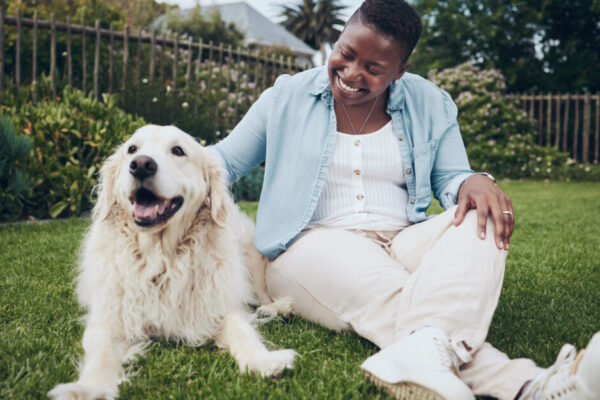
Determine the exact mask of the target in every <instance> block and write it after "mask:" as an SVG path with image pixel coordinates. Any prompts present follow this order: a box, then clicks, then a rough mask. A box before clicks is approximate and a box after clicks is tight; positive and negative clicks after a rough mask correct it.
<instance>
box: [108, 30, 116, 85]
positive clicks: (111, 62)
mask: <svg viewBox="0 0 600 400" xmlns="http://www.w3.org/2000/svg"><path fill="white" fill-rule="evenodd" d="M108 37H109V39H108V93H112V92H113V71H114V69H115V64H114V58H113V51H114V48H115V32H114V30H113V23H112V22H111V23H110V25H109V26H108Z"/></svg>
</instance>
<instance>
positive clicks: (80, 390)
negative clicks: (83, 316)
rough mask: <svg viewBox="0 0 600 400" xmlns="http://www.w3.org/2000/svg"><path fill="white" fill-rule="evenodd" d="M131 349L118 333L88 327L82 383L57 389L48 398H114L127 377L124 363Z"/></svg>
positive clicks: (69, 384) (84, 335)
mask: <svg viewBox="0 0 600 400" xmlns="http://www.w3.org/2000/svg"><path fill="white" fill-rule="evenodd" d="M127 349H128V346H126V343H125V342H124V341H123V340H121V339H119V338H118V337H117V336H116V335H115V333H114V331H112V330H111V329H108V328H106V327H103V326H100V325H88V326H87V327H86V328H85V332H84V333H83V350H84V356H83V362H82V363H81V366H80V371H79V380H78V381H77V382H72V383H66V384H61V385H58V386H56V387H55V388H54V389H52V390H51V391H50V392H49V393H48V396H50V397H51V398H53V399H114V398H115V397H117V394H118V387H119V382H120V381H121V380H122V379H123V377H124V368H123V364H122V363H123V360H124V359H125V356H126V353H127Z"/></svg>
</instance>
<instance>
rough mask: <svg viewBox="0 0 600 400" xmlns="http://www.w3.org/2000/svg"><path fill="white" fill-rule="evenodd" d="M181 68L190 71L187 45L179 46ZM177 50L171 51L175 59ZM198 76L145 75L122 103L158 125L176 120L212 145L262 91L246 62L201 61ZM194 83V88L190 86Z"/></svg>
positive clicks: (229, 128) (129, 91) (197, 66)
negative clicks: (168, 77)
mask: <svg viewBox="0 0 600 400" xmlns="http://www.w3.org/2000/svg"><path fill="white" fill-rule="evenodd" d="M179 53H180V54H179V57H178V60H180V61H179V62H178V65H179V67H180V68H179V70H180V71H185V65H186V61H185V60H187V55H186V50H183V49H181V48H180V49H179ZM172 56H173V54H172V53H169V52H168V54H167V58H168V59H171V58H173V57H172ZM195 68H196V70H197V76H196V79H195V80H194V81H193V82H186V79H185V74H184V73H181V74H179V75H178V79H177V82H176V84H175V85H174V84H173V81H172V80H167V81H165V82H160V80H158V79H156V80H154V81H151V80H150V79H148V78H147V77H144V78H142V79H141V84H140V86H139V89H137V88H135V87H134V86H133V85H130V86H131V87H129V88H128V89H127V92H126V93H125V94H124V95H123V97H122V99H121V100H120V101H119V106H120V107H121V108H122V109H123V110H125V111H127V112H129V113H132V114H135V115H139V116H141V117H143V118H144V119H145V120H146V121H148V122H150V123H153V124H158V125H176V126H177V127H179V128H180V129H182V130H184V131H185V132H187V133H189V134H190V135H192V136H194V137H196V138H197V139H198V140H200V141H204V143H207V144H213V143H215V142H217V141H219V140H220V139H221V138H222V137H224V136H226V135H227V134H228V133H229V132H230V130H231V128H233V127H234V126H235V125H236V124H237V123H238V122H239V120H240V119H241V117H242V116H243V115H244V114H245V112H246V111H247V110H248V108H249V107H250V105H251V104H252V103H253V102H254V101H255V99H256V95H258V94H260V93H258V91H257V90H256V89H255V83H254V82H251V81H250V78H251V77H250V75H249V73H248V72H247V70H248V69H249V66H248V63H247V62H246V61H241V62H239V63H238V64H236V65H233V64H230V65H222V66H219V65H216V64H215V63H214V62H207V61H204V62H202V63H199V64H197V65H196V67H195ZM188 86H189V90H185V88H186V87H188Z"/></svg>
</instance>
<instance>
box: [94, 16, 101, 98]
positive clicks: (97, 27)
mask: <svg viewBox="0 0 600 400" xmlns="http://www.w3.org/2000/svg"><path fill="white" fill-rule="evenodd" d="M94 30H95V31H96V49H95V52H94V98H95V99H96V100H98V99H99V98H100V97H99V93H98V75H99V73H100V21H99V20H96V22H95V23H94Z"/></svg>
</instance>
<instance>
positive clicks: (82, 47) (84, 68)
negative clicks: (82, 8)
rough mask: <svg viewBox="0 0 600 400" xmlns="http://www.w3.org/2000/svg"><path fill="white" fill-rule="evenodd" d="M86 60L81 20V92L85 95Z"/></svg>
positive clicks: (82, 20)
mask: <svg viewBox="0 0 600 400" xmlns="http://www.w3.org/2000/svg"><path fill="white" fill-rule="evenodd" d="M86 63H87V60H86V51H85V20H84V18H83V17H82V18H81V90H82V91H83V93H84V94H85V93H87V85H86V84H87V82H86V81H87V74H86V67H85V64H86Z"/></svg>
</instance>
